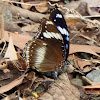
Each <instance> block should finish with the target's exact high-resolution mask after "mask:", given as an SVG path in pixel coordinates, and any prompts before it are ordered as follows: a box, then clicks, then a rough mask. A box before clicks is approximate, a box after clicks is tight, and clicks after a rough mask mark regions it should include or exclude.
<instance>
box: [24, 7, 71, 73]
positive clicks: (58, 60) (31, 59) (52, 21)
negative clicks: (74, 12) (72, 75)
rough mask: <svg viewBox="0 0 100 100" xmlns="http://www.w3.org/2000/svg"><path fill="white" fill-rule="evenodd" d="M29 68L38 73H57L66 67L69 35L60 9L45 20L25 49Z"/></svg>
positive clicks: (55, 10)
mask: <svg viewBox="0 0 100 100" xmlns="http://www.w3.org/2000/svg"><path fill="white" fill-rule="evenodd" d="M24 54H25V56H24V57H25V59H26V62H27V65H28V66H29V68H33V69H36V70H37V71H38V72H50V71H56V70H57V69H59V68H62V67H63V66H64V63H66V60H67V57H68V54H69V34H68V29H67V25H66V22H65V19H64V16H63V14H62V13H61V11H60V10H59V9H58V8H55V9H53V10H52V12H51V14H50V18H49V19H46V18H43V19H42V21H41V23H40V27H39V30H38V32H37V34H36V36H35V37H34V38H33V39H32V40H31V41H29V42H28V43H27V45H26V47H25V49H24Z"/></svg>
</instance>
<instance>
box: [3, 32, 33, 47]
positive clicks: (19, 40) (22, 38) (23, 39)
mask: <svg viewBox="0 0 100 100" xmlns="http://www.w3.org/2000/svg"><path fill="white" fill-rule="evenodd" d="M8 33H9V32H7V31H5V34H4V38H5V40H6V41H9V35H8ZM10 36H11V37H12V39H13V43H14V45H16V46H17V47H19V48H20V49H23V48H24V47H25V44H26V43H27V42H28V41H29V40H31V39H32V37H31V36H29V35H22V34H14V33H10Z"/></svg>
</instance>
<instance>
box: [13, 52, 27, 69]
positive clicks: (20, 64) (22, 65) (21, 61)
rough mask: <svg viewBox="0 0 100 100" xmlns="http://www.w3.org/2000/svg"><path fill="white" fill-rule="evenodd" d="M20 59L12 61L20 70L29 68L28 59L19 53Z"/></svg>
mask: <svg viewBox="0 0 100 100" xmlns="http://www.w3.org/2000/svg"><path fill="white" fill-rule="evenodd" d="M17 57H18V60H13V61H12V63H13V65H14V67H15V68H18V69H19V70H20V71H25V70H26V69H27V64H26V61H25V60H24V59H23V57H22V56H21V55H20V54H19V53H17Z"/></svg>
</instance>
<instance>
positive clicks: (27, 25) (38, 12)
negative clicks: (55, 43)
mask: <svg viewBox="0 0 100 100" xmlns="http://www.w3.org/2000/svg"><path fill="white" fill-rule="evenodd" d="M69 1H70V0H69ZM81 1H82V0H79V1H74V4H75V5H76V4H77V8H76V6H75V9H74V10H72V9H70V8H71V7H72V6H71V5H73V3H72V2H69V4H63V2H62V1H60V0H59V1H53V0H50V1H49V4H47V1H44V2H43V3H41V2H37V1H36V2H35V1H31V0H30V1H24V0H21V2H17V1H14V3H16V4H17V6H14V5H12V4H10V6H9V5H8V8H9V7H10V8H9V10H10V12H11V13H12V16H13V19H14V20H13V21H15V22H13V24H14V25H17V26H18V28H20V31H19V30H18V32H17V31H15V30H9V31H8V29H7V28H5V29H6V30H4V39H5V40H6V41H7V42H9V44H8V47H7V46H6V48H7V50H6V52H5V56H1V57H0V59H1V60H0V73H1V77H0V86H1V87H0V93H1V94H3V95H4V96H6V95H7V98H9V99H12V97H13V96H12V95H14V94H11V93H10V92H9V91H10V90H11V91H12V89H14V88H15V87H17V89H15V90H14V92H17V91H18V93H19V94H20V95H18V97H17V98H20V99H26V100H27V99H29V100H30V99H31V98H33V99H34V100H35V99H37V98H38V99H39V98H40V99H42V100H47V98H49V99H50V100H53V99H55V100H66V99H67V100H70V99H71V100H79V99H80V100H81V98H83V97H84V96H83V97H81V96H80V94H79V90H80V89H79V86H78V84H77V86H76V87H77V88H78V89H79V90H78V89H77V88H75V87H74V86H73V85H71V83H70V81H69V80H71V79H74V78H79V79H81V80H82V81H85V84H84V86H81V91H82V88H83V89H84V91H85V93H86V94H98V93H100V86H99V83H97V82H91V80H89V79H87V78H86V74H88V73H89V72H91V71H93V70H97V69H99V68H100V38H99V37H100V30H99V27H100V22H99V19H100V18H99V17H100V16H99V7H98V6H93V5H90V4H89V5H88V2H87V1H86V3H80V4H79V2H81ZM83 1H84V0H83ZM9 2H11V1H9ZM30 2H32V4H31V3H30ZM55 2H57V3H58V5H62V7H61V9H62V10H63V13H64V14H65V20H66V22H67V24H68V29H69V32H70V34H69V35H70V43H71V45H70V54H69V58H68V61H69V65H68V66H69V67H70V70H71V71H68V70H67V71H68V72H66V71H65V73H63V74H61V75H60V76H59V78H58V79H57V80H53V79H52V80H51V79H50V78H46V79H47V80H46V79H45V78H43V77H40V75H39V74H37V73H35V72H34V71H29V70H28V69H27V64H26V62H25V61H24V59H23V58H22V56H21V53H22V50H23V48H24V47H25V44H26V43H27V42H28V41H29V40H31V39H32V37H34V36H35V34H36V30H37V29H38V27H39V23H38V22H39V20H41V19H42V17H46V18H48V15H49V13H50V11H49V10H50V9H52V7H53V5H52V4H53V3H55ZM77 2H78V3H77ZM95 2H96V1H95ZM12 3H13V1H12ZM19 4H21V6H22V8H20V6H19ZM44 4H46V5H45V7H44ZM78 4H79V5H78ZM96 4H97V2H96ZM26 5H28V7H29V8H27V6H26ZM84 5H85V6H84ZM16 7H17V8H16ZM73 7H74V6H73ZM82 7H83V8H82ZM15 8H16V9H17V11H19V14H18V13H15V12H16V9H15ZM97 8H98V9H97ZM25 9H27V11H26V10H25ZM81 9H84V11H83V12H80V11H81ZM14 10H15V11H14ZM25 11H26V12H25ZM24 12H25V13H24ZM44 13H45V14H44ZM94 13H96V15H97V16H94ZM27 15H29V16H27ZM32 15H34V16H32ZM35 16H38V17H35ZM27 18H28V19H27ZM90 18H92V19H95V20H92V19H90ZM36 22H37V23H36ZM10 23H12V22H10ZM33 23H34V24H33ZM14 25H13V26H14ZM13 26H12V28H13V29H15V27H13ZM17 26H16V28H17ZM5 27H10V24H9V26H7V25H6V24H5ZM32 27H36V28H32ZM9 29H10V28H9ZM12 31H13V32H12ZM11 32H12V33H11ZM9 33H10V39H9ZM16 33H18V34H16ZM20 33H21V34H20ZM0 48H2V46H1V47H0ZM15 49H16V50H15ZM6 70H7V71H6ZM14 73H16V74H15V75H14ZM67 73H68V74H67ZM66 75H67V76H69V78H68V77H67V79H66ZM83 76H84V77H85V78H82V77H83ZM88 84H90V85H89V86H88ZM50 87H51V88H50ZM38 88H39V89H40V90H41V89H42V92H38V91H36V90H37V89H38ZM40 90H39V91H40ZM73 91H75V92H76V93H74V94H73ZM5 93H9V94H10V95H9V94H6V95H5ZM59 94H60V96H59ZM72 94H73V95H72ZM87 96H88V95H87ZM1 97H2V96H1ZM88 98H89V97H88ZM91 98H92V97H91ZM13 99H16V95H15V97H13Z"/></svg>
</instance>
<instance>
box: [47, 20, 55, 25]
mask: <svg viewBox="0 0 100 100" xmlns="http://www.w3.org/2000/svg"><path fill="white" fill-rule="evenodd" d="M48 24H52V25H54V24H53V22H52V21H46V25H48Z"/></svg>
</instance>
